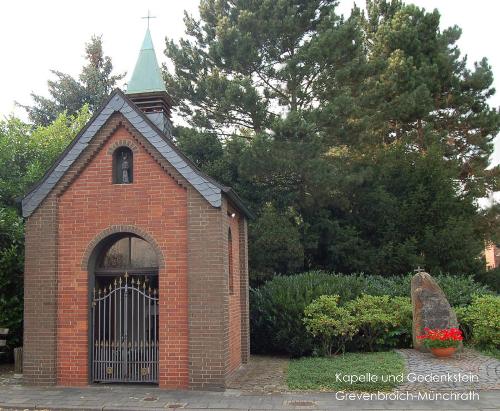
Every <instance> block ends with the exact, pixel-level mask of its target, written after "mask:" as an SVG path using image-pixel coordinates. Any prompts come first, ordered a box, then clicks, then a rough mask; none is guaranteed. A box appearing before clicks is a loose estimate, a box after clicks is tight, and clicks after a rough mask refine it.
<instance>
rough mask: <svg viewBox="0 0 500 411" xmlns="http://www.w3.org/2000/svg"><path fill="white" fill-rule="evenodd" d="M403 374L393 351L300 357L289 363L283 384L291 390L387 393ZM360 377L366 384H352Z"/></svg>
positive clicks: (357, 382) (398, 359) (397, 357)
mask: <svg viewBox="0 0 500 411" xmlns="http://www.w3.org/2000/svg"><path fill="white" fill-rule="evenodd" d="M404 373H405V362H404V360H403V358H402V357H401V356H400V355H399V354H398V353H396V352H394V351H390V352H374V353H347V354H345V355H338V356H334V357H304V358H300V359H297V360H292V361H290V363H289V366H288V375H287V384H288V388H290V389H292V390H320V391H365V392H370V391H372V392H373V391H391V390H392V389H393V388H395V387H396V386H398V385H399V384H400V382H402V381H398V380H397V379H396V376H397V377H398V379H401V378H402V377H403V375H404ZM363 376H364V378H365V380H366V381H354V380H355V379H356V378H358V379H361V378H362V377H363ZM339 379H340V380H341V381H339Z"/></svg>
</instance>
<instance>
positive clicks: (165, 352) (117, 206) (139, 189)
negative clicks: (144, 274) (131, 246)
mask: <svg viewBox="0 0 500 411" xmlns="http://www.w3.org/2000/svg"><path fill="white" fill-rule="evenodd" d="M122 140H126V141H128V142H129V144H130V145H131V146H134V149H135V151H134V159H133V161H134V177H133V178H134V180H133V181H134V182H133V184H126V185H113V184H112V154H111V151H110V150H109V148H110V147H112V146H113V145H114V146H116V145H117V142H118V141H122ZM120 144H121V143H120ZM58 221H59V224H58V235H59V238H58V240H59V250H58V270H57V276H58V279H57V280H58V281H57V283H58V297H57V302H58V309H57V382H58V384H61V385H85V384H87V383H88V381H89V380H88V325H89V324H88V295H89V290H88V273H87V270H86V269H85V268H84V266H82V261H83V260H84V259H85V255H86V251H87V247H88V244H89V243H91V242H92V241H93V240H94V239H95V238H96V237H97V236H99V234H100V233H102V232H103V231H104V230H106V229H108V228H109V227H110V226H115V225H118V226H120V225H121V226H123V225H129V226H134V227H136V228H137V230H138V231H142V232H145V233H147V234H148V235H149V236H150V237H151V238H153V239H154V240H155V242H156V244H157V246H158V248H159V251H160V252H161V253H162V255H163V259H164V265H163V267H160V271H159V291H160V335H159V338H160V365H159V368H160V375H159V385H160V387H165V388H167V387H168V388H186V387H187V386H188V307H187V305H188V288H187V270H188V268H187V265H188V264H187V258H188V257H187V224H188V223H187V193H186V189H185V188H183V187H181V186H180V185H179V184H177V182H176V181H175V180H174V179H173V178H171V177H170V176H169V175H168V174H167V173H166V172H165V170H163V169H162V168H161V167H160V165H159V164H158V163H157V162H156V161H155V160H154V158H153V157H151V155H150V154H149V153H148V152H147V151H146V150H145V149H144V147H143V146H141V144H140V142H139V141H136V140H135V139H134V137H133V136H132V135H131V134H130V133H129V132H128V131H127V130H126V129H125V128H124V127H120V128H118V129H117V130H116V132H115V133H114V134H113V135H112V136H111V137H110V138H109V139H108V140H107V141H106V143H105V144H104V146H103V147H102V148H101V150H100V151H99V152H98V153H97V154H96V156H95V157H94V158H93V159H92V160H91V161H90V162H89V164H88V165H87V166H86V167H85V169H84V170H83V171H82V172H81V173H80V174H79V175H78V176H77V178H76V180H75V181H73V182H72V184H71V185H70V186H69V187H68V188H67V189H66V191H65V192H64V193H63V194H62V195H61V198H60V200H59V207H58Z"/></svg>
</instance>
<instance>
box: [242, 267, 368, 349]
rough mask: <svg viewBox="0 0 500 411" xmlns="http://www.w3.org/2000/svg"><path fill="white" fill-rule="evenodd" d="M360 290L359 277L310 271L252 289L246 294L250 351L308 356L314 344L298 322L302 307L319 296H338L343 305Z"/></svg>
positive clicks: (360, 291) (361, 282)
mask: <svg viewBox="0 0 500 411" xmlns="http://www.w3.org/2000/svg"><path fill="white" fill-rule="evenodd" d="M363 286H364V280H363V277H361V276H345V277H344V276H341V275H335V274H334V275H332V274H327V273H324V272H320V271H312V272H308V273H304V274H298V275H294V276H289V277H284V276H278V277H275V278H273V279H272V280H271V281H268V282H267V283H265V284H264V285H263V286H262V287H259V288H257V289H253V290H252V291H251V294H250V298H251V301H250V323H251V334H250V335H251V339H252V341H251V347H252V350H253V351H254V352H256V353H259V352H260V353H264V352H276V353H284V354H289V355H292V356H300V355H304V354H306V353H310V352H311V351H312V350H313V347H314V341H313V337H312V336H311V335H310V334H309V333H308V332H307V330H306V328H305V324H304V322H303V321H302V318H303V316H304V309H305V308H306V306H308V305H309V304H311V303H312V302H313V301H314V300H315V299H316V298H318V297H320V296H322V295H338V296H339V301H340V303H341V304H343V303H344V302H346V301H349V300H352V299H354V298H356V297H358V296H359V295H361V293H362V291H363Z"/></svg>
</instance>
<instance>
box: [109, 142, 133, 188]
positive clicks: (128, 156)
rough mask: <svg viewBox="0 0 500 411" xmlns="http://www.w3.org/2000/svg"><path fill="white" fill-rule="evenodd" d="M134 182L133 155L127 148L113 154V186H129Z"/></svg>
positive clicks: (119, 149)
mask: <svg viewBox="0 0 500 411" xmlns="http://www.w3.org/2000/svg"><path fill="white" fill-rule="evenodd" d="M133 181H134V155H133V153H132V150H131V149H130V148H128V147H118V148H117V149H116V150H115V151H114V152H113V184H131V183H132V182H133Z"/></svg>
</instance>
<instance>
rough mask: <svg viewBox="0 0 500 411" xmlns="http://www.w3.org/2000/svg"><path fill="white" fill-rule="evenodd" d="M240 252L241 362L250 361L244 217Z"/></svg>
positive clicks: (246, 249)
mask: <svg viewBox="0 0 500 411" xmlns="http://www.w3.org/2000/svg"><path fill="white" fill-rule="evenodd" d="M238 223H239V250H240V251H239V252H240V259H239V260H240V261H239V262H240V267H239V269H240V306H241V362H242V363H243V364H247V363H248V360H249V359H250V312H249V278H248V224H247V220H246V218H245V217H244V216H241V217H240V219H239V222H238Z"/></svg>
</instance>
